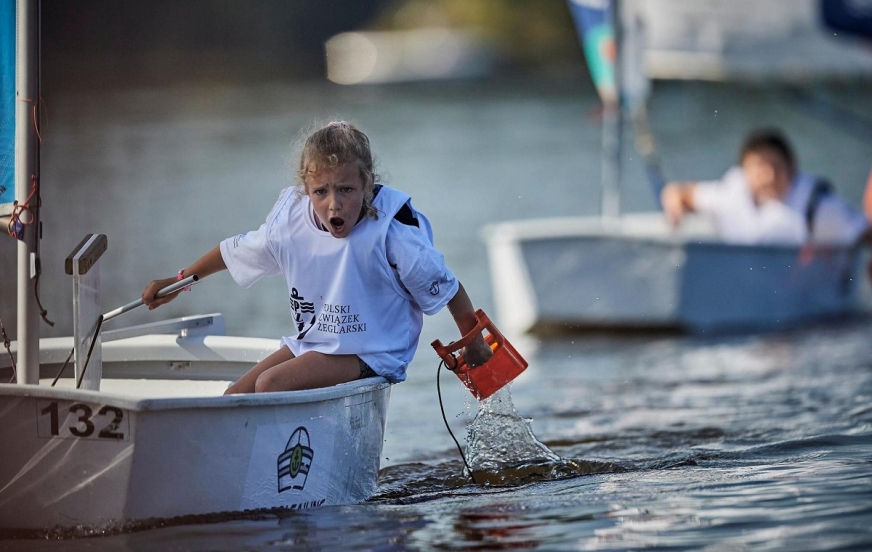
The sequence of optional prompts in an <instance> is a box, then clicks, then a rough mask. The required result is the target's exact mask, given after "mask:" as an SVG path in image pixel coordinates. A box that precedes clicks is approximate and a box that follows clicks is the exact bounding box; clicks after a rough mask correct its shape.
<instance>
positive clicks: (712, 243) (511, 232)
mask: <svg viewBox="0 0 872 552" xmlns="http://www.w3.org/2000/svg"><path fill="white" fill-rule="evenodd" d="M630 216H632V215H630ZM573 225H577V226H576V227H573ZM482 236H483V238H484V240H485V241H486V242H487V243H488V244H490V245H505V244H509V243H512V242H514V243H518V244H522V243H530V242H537V241H546V240H554V239H581V240H594V239H596V240H602V239H609V240H613V241H628V242H636V243H639V244H645V245H656V246H663V247H676V246H680V247H694V248H702V249H717V250H726V251H730V250H732V251H736V252H748V251H754V252H760V253H791V254H799V253H800V252H807V253H814V254H839V253H848V254H855V253H857V252H858V251H860V249H861V248H862V247H861V246H860V245H858V244H851V245H847V244H846V245H836V244H813V245H787V244H733V243H725V242H723V241H720V240H719V239H718V238H717V237H716V236H714V235H705V234H689V235H685V234H675V235H662V236H650V235H647V236H646V235H644V234H642V233H641V232H638V231H628V230H623V231H622V230H621V228H620V219H617V220H616V221H614V224H609V222H607V221H603V220H601V219H600V217H562V218H559V219H556V218H555V219H549V218H536V219H521V220H515V221H505V222H499V223H495V224H489V225H486V226H485V227H484V228H483V230H482Z"/></svg>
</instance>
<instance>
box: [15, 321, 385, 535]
mask: <svg viewBox="0 0 872 552" xmlns="http://www.w3.org/2000/svg"><path fill="white" fill-rule="evenodd" d="M138 339H139V342H140V345H137V346H135V347H129V349H130V351H134V350H138V351H139V353H134V354H126V355H124V356H125V358H126V359H127V362H130V363H131V366H133V367H134V368H133V370H132V372H136V373H131V374H129V375H130V376H131V377H132V378H140V377H142V376H145V375H147V374H146V372H148V371H149V366H151V368H153V370H152V373H151V374H150V375H149V376H148V378H147V379H116V378H117V376H118V375H119V374H123V372H124V364H125V362H120V361H117V358H116V359H115V360H113V357H118V355H119V350H120V347H123V346H126V345H130V344H129V343H128V344H125V343H124V342H123V341H122V342H116V343H110V344H107V345H106V346H104V380H103V382H102V387H101V391H85V390H75V389H62V388H57V387H50V386H49V385H39V386H37V385H0V419H2V423H0V442H2V443H4V446H3V447H2V448H0V527H2V528H6V529H51V528H56V527H72V526H79V525H84V526H95V527H106V526H113V525H115V526H117V525H119V524H124V523H127V522H131V521H143V520H148V519H152V518H175V517H179V516H192V515H203V514H213V513H218V512H241V511H245V510H254V509H262V508H289V509H297V508H309V507H314V506H321V505H336V504H352V503H356V502H360V501H363V500H365V499H366V498H368V497H369V496H370V495H371V494H372V493H373V492H374V491H375V488H376V483H377V476H378V468H379V456H380V454H381V447H382V443H383V437H384V427H385V420H386V415H387V406H388V398H389V394H390V385H389V384H388V383H387V382H386V381H385V380H384V379H382V378H371V379H367V380H361V381H358V382H351V383H348V384H343V385H338V386H334V387H330V388H325V389H316V390H312V391H296V392H284V393H264V394H252V395H235V396H226V397H225V396H221V393H220V390H221V389H223V388H226V386H227V383H229V381H218V382H214V381H213V382H210V381H206V380H203V379H202V378H203V377H205V375H206V374H208V373H209V372H210V371H212V370H213V369H214V372H217V373H219V374H220V373H221V372H222V370H224V369H223V368H222V365H225V367H226V365H227V364H233V363H234V362H239V364H240V365H247V366H248V367H250V366H251V364H245V363H244V362H242V361H243V360H244V357H245V356H246V355H248V354H250V353H251V350H249V351H243V349H244V347H240V346H239V345H240V343H241V342H245V341H246V340H245V339H241V338H226V337H222V336H210V337H206V338H203V337H199V338H178V339H177V338H175V337H174V336H146V338H145V339H144V340H143V339H142V338H138ZM234 339H236V340H237V341H235V342H234V341H233V340H234ZM226 340H231V342H230V343H231V345H233V346H231V347H229V348H227V347H223V345H222V343H226ZM67 341H69V342H70V344H71V343H72V342H71V340H67ZM124 341H128V342H135V341H137V340H124ZM247 341H253V342H255V343H257V344H258V347H259V346H260V344H262V343H263V342H270V344H271V345H272V342H271V341H270V340H256V339H251V340H247ZM143 343H150V345H149V347H151V349H152V351H151V353H149V352H148V347H146V348H145V349H143V347H142V345H143ZM112 345H116V346H117V347H116V349H115V350H114V352H113V348H112V347H111V346H112ZM174 346H175V347H176V348H177V351H178V354H177V355H176V360H168V358H170V357H171V356H172V355H170V354H169V353H168V351H169V350H171V349H173V347H174ZM258 347H255V349H257V348H258ZM234 348H235V349H236V350H237V351H241V358H237V359H235V360H234V359H233V358H229V357H228V351H232V350H234ZM49 349H50V348H49V347H41V354H42V355H43V356H45V357H46V358H48V357H51V356H52V355H53V354H56V353H52V351H51V350H49ZM55 349H57V351H61V350H63V349H64V346H60V345H58V346H57V347H55ZM266 349H269V347H267V348H266ZM57 351H56V352H57ZM192 351H195V352H196V355H195V356H199V357H200V358H201V359H203V360H201V361H196V360H191V358H190V355H191V354H192V353H191V352H192ZM142 355H146V356H150V357H151V358H152V359H153V360H152V361H148V360H145V359H143V358H139V359H138V360H137V359H136V357H140V356H142ZM231 356H232V355H231ZM158 358H159V359H160V360H154V359H158ZM180 367H181V368H180ZM225 371H226V370H225ZM172 372H175V373H176V374H175V376H176V377H175V378H173V374H172ZM180 372H181V374H180ZM239 374H241V372H239ZM189 378H193V379H189ZM48 381H49V382H50V380H48ZM61 381H62V382H64V381H65V380H61ZM66 384H67V385H72V382H71V381H70V380H66ZM216 384H217V385H216ZM216 390H217V391H216ZM204 394H205V395H204ZM143 395H146V396H143Z"/></svg>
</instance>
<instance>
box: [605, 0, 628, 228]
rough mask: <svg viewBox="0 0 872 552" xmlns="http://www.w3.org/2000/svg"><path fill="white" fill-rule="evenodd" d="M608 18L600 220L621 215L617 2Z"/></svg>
mask: <svg viewBox="0 0 872 552" xmlns="http://www.w3.org/2000/svg"><path fill="white" fill-rule="evenodd" d="M609 8H610V9H609V10H608V13H609V17H610V18H611V21H610V23H611V26H612V32H613V36H614V38H613V40H614V56H615V59H614V62H613V63H614V66H613V67H614V84H615V94H614V99H612V100H605V99H604V101H603V133H602V140H603V141H602V158H601V169H600V172H601V177H600V178H601V181H600V183H601V188H602V204H601V207H600V214H601V215H602V217H603V218H616V217H617V216H618V215H620V213H621V162H622V152H621V144H622V140H623V136H622V130H623V126H624V120H623V119H624V118H623V107H622V102H623V95H624V94H623V75H622V72H623V63H622V59H621V57H622V54H623V48H622V44H621V40H622V36H621V35H622V26H621V1H620V0H611V5H610V6H609Z"/></svg>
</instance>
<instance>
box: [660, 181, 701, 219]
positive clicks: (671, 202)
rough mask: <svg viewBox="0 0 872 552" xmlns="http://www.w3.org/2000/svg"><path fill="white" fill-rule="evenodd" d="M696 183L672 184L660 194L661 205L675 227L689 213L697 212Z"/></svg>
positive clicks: (665, 187)
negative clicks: (694, 195)
mask: <svg viewBox="0 0 872 552" xmlns="http://www.w3.org/2000/svg"><path fill="white" fill-rule="evenodd" d="M695 188H696V182H670V183H669V184H667V185H666V186H664V188H663V191H662V192H660V204H661V205H662V206H663V212H664V213H666V218H667V219H669V222H670V223H671V224H672V225H673V226H677V225H678V224H679V223H680V222H681V218H682V216H684V214H685V213H687V212H693V211H695V210H696V204H695V202H694V199H693V192H694V189H695Z"/></svg>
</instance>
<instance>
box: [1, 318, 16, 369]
mask: <svg viewBox="0 0 872 552" xmlns="http://www.w3.org/2000/svg"><path fill="white" fill-rule="evenodd" d="M0 333H2V334H3V347H5V348H6V352H7V353H9V360H10V361H11V362H12V377H11V378H10V379H9V383H12V382H13V381H15V380H16V378H17V377H18V371H17V370H16V368H15V356H14V355H13V354H12V343H10V341H9V336H7V335H6V327H5V326H3V320H2V319H0Z"/></svg>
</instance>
